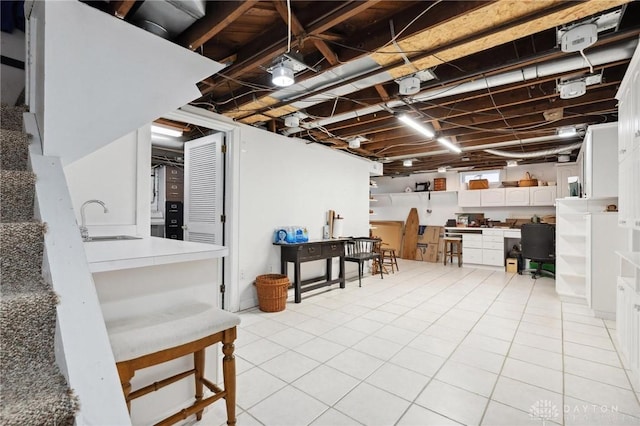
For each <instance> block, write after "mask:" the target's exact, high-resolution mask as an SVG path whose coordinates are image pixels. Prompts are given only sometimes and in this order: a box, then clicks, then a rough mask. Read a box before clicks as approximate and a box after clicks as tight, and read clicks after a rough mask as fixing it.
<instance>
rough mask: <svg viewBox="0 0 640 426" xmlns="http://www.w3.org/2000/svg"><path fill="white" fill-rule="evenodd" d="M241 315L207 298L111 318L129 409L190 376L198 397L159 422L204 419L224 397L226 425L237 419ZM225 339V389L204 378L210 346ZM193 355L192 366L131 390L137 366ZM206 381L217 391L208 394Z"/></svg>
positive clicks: (109, 328)
mask: <svg viewBox="0 0 640 426" xmlns="http://www.w3.org/2000/svg"><path fill="white" fill-rule="evenodd" d="M238 324H240V317H239V316H238V315H235V314H232V313H230V312H226V311H223V310H221V309H218V308H216V307H214V306H211V305H207V304H204V303H193V304H188V305H182V306H177V307H175V308H172V309H171V310H170V311H163V312H158V313H154V314H151V315H144V316H138V317H131V318H126V319H121V320H117V321H112V322H111V323H107V324H106V325H107V331H108V333H109V340H110V342H111V348H112V350H113V355H114V358H115V360H116V367H117V369H118V375H119V376H120V383H121V385H122V392H123V393H124V398H125V401H126V402H127V408H128V409H129V411H131V401H132V400H134V399H136V398H139V397H141V396H143V395H146V394H148V393H150V392H153V391H156V390H158V389H161V388H163V387H165V386H167V385H170V384H172V383H174V382H176V381H178V380H181V379H183V378H186V377H188V376H190V375H193V376H194V380H195V401H194V403H193V404H192V405H190V406H188V407H186V408H184V409H182V410H180V411H178V412H176V413H175V414H173V415H171V416H169V417H167V418H165V419H164V420H162V421H160V422H159V423H157V425H172V424H174V423H176V422H178V421H180V420H184V419H186V418H187V417H189V416H191V415H193V414H195V415H196V419H197V420H200V419H202V413H203V411H204V408H205V407H206V406H208V405H209V404H212V403H214V402H216V401H217V400H219V399H221V398H224V399H225V401H226V410H227V425H229V426H232V425H235V424H236V415H235V409H236V367H235V357H234V355H233V350H234V345H233V342H234V340H235V339H236V326H237V325H238ZM216 343H222V353H223V354H224V358H223V361H222V372H223V381H224V389H221V388H220V387H218V386H217V385H216V384H214V383H213V382H211V381H209V380H207V379H206V378H205V377H204V366H205V362H204V361H205V348H207V347H208V346H211V345H214V344H216ZM189 354H193V369H191V370H187V371H184V372H182V373H178V374H175V375H173V376H171V377H168V378H166V379H163V380H159V381H156V382H155V383H152V384H150V385H148V386H144V387H142V388H140V389H137V390H134V391H132V390H131V378H133V376H134V374H135V372H136V371H137V370H140V369H143V368H147V367H151V366H153V365H158V364H162V363H164V362H167V361H171V360H173V359H176V358H180V357H182V356H185V355H189ZM204 386H206V387H207V388H208V389H209V390H210V391H211V392H213V395H211V396H209V397H207V398H204V399H203V396H204V394H203V390H204Z"/></svg>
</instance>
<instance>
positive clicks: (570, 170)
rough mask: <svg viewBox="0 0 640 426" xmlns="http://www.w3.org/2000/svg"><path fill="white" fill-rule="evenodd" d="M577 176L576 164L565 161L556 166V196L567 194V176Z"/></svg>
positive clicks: (565, 195)
mask: <svg viewBox="0 0 640 426" xmlns="http://www.w3.org/2000/svg"><path fill="white" fill-rule="evenodd" d="M572 176H578V164H576V163H566V164H558V165H557V166H556V190H557V193H556V198H565V197H568V196H569V178H570V177H572Z"/></svg>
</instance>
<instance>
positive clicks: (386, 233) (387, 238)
mask: <svg viewBox="0 0 640 426" xmlns="http://www.w3.org/2000/svg"><path fill="white" fill-rule="evenodd" d="M370 224H371V226H372V228H375V229H372V230H371V234H372V236H374V237H376V238H380V239H382V244H384V247H386V248H393V249H395V250H396V255H397V256H400V249H401V248H402V234H403V232H404V222H402V221H397V220H380V221H372V222H370Z"/></svg>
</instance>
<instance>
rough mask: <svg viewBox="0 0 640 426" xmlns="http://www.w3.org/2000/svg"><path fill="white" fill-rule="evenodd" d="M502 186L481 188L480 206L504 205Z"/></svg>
mask: <svg viewBox="0 0 640 426" xmlns="http://www.w3.org/2000/svg"><path fill="white" fill-rule="evenodd" d="M504 194H505V192H504V188H493V189H481V190H480V205H481V206H504Z"/></svg>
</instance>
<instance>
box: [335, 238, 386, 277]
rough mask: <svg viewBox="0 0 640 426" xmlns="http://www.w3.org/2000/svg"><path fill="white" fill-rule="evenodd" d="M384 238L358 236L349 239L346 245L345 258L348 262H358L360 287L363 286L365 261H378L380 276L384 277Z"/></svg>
mask: <svg viewBox="0 0 640 426" xmlns="http://www.w3.org/2000/svg"><path fill="white" fill-rule="evenodd" d="M381 242H382V240H380V239H379V238H367V237H357V238H352V239H351V240H349V241H347V243H346V245H345V251H346V253H345V256H344V260H345V261H347V262H358V287H362V273H363V270H364V262H366V261H368V260H373V262H374V263H375V262H377V263H378V269H379V270H380V278H383V279H384V276H383V275H382V259H381V256H380V243H381Z"/></svg>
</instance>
